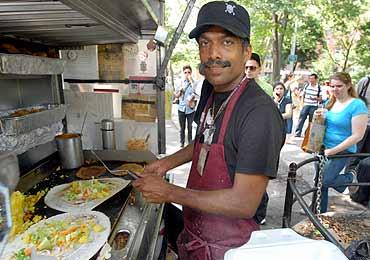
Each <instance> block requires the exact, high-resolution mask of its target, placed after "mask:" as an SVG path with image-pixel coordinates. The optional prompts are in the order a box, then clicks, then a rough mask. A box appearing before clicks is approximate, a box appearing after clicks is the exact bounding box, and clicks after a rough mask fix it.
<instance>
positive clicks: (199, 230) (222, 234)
mask: <svg viewBox="0 0 370 260" xmlns="http://www.w3.org/2000/svg"><path fill="white" fill-rule="evenodd" d="M247 83H248V80H244V81H243V82H242V83H241V85H240V87H239V88H238V89H237V90H236V92H235V93H234V95H233V96H232V97H231V99H230V100H229V103H228V104H227V106H226V109H225V110H224V117H223V120H222V124H221V129H220V132H219V136H218V140H217V143H215V144H211V145H210V150H209V152H208V157H207V161H206V164H205V166H204V170H203V174H202V176H201V175H200V174H199V172H198V170H197V164H198V159H199V153H200V150H201V146H202V144H200V143H199V140H198V139H199V138H196V141H195V146H194V153H193V160H192V162H193V163H192V166H191V170H190V175H189V180H188V183H187V188H189V189H195V190H220V189H227V188H231V187H232V186H233V183H232V182H231V180H230V176H229V172H228V168H227V164H226V161H225V153H224V138H225V133H226V128H227V126H228V123H229V120H230V117H231V113H232V111H233V109H234V107H235V104H236V102H237V101H238V99H239V97H240V96H241V94H242V93H243V92H244V90H245V88H246V86H247ZM212 102H213V95H211V96H210V97H209V99H208V102H207V105H206V107H205V109H204V114H207V111H208V109H209V108H210V105H211V103H212ZM200 127H203V124H201V126H200ZM203 130H204V129H203ZM201 132H202V130H201ZM183 211H184V230H183V231H182V232H181V234H180V235H179V238H178V239H177V246H178V253H179V257H180V259H181V260H210V259H212V260H215V259H217V260H218V259H223V257H224V254H225V252H226V251H227V250H229V249H230V248H235V247H239V246H241V245H243V244H245V243H246V242H247V241H248V240H249V238H250V235H251V233H252V232H253V231H255V230H258V229H259V226H258V225H257V224H256V222H255V221H254V220H253V219H241V218H232V217H225V216H220V215H215V214H209V213H205V212H201V211H198V210H195V209H192V208H189V207H185V206H184V207H183Z"/></svg>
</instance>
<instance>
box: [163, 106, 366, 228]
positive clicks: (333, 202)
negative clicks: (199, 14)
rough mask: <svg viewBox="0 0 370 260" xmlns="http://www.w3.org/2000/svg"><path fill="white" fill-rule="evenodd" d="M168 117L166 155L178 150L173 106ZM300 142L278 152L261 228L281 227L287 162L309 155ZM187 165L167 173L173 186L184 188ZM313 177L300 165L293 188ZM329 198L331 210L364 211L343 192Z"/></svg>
mask: <svg viewBox="0 0 370 260" xmlns="http://www.w3.org/2000/svg"><path fill="white" fill-rule="evenodd" d="M172 115H173V117H172V120H167V121H166V131H167V132H166V138H167V141H166V144H167V146H166V147H167V152H166V154H167V155H169V154H172V153H174V152H176V151H178V150H179V149H180V140H179V139H180V137H179V136H180V135H179V123H178V117H177V107H176V106H174V107H173V111H172ZM301 142H302V140H301V139H300V140H296V144H286V145H284V146H283V148H282V150H281V153H280V163H279V170H278V177H277V178H276V179H274V180H271V181H270V182H269V185H268V188H267V192H268V194H269V197H270V200H269V204H268V209H267V217H266V225H264V226H262V228H263V229H273V228H281V227H282V217H283V210H284V200H285V192H286V184H287V177H288V167H289V164H290V163H291V162H297V163H298V162H302V161H303V160H305V159H308V158H310V157H311V156H312V155H310V154H307V153H304V152H303V151H302V150H301V149H300V143H301ZM190 166H191V164H190V163H187V164H184V165H182V166H180V167H177V168H175V169H173V170H171V173H173V183H174V184H176V185H179V186H182V187H185V186H186V182H187V178H188V175H189V171H190ZM313 178H314V166H313V164H312V163H310V164H308V165H305V166H303V167H302V168H300V169H299V170H298V171H297V182H296V183H297V188H298V189H299V190H300V191H305V190H307V189H309V187H311V186H312V185H313ZM329 196H330V198H329V203H330V210H331V211H336V212H348V211H355V210H365V209H366V208H365V207H363V206H362V205H360V204H357V203H354V202H352V201H351V199H350V198H349V195H348V194H346V193H344V194H342V193H338V192H336V191H335V190H333V189H331V190H330V192H329ZM305 200H306V202H307V203H308V204H310V201H311V195H307V196H305ZM300 209H301V207H300V205H299V203H298V202H297V203H295V204H294V206H293V212H292V221H291V223H292V224H293V225H294V224H296V223H298V222H300V221H301V220H303V219H305V218H306V217H305V215H303V214H301V213H300Z"/></svg>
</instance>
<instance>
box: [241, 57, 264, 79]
mask: <svg viewBox="0 0 370 260" xmlns="http://www.w3.org/2000/svg"><path fill="white" fill-rule="evenodd" d="M260 73H261V67H260V66H258V63H257V61H255V60H248V61H247V62H246V64H245V74H246V75H247V78H248V79H256V78H257V77H258V75H259V74H260Z"/></svg>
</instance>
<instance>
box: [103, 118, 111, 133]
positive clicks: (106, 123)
mask: <svg viewBox="0 0 370 260" xmlns="http://www.w3.org/2000/svg"><path fill="white" fill-rule="evenodd" d="M101 129H102V130H113V129H114V122H113V120H110V119H103V120H102V121H101Z"/></svg>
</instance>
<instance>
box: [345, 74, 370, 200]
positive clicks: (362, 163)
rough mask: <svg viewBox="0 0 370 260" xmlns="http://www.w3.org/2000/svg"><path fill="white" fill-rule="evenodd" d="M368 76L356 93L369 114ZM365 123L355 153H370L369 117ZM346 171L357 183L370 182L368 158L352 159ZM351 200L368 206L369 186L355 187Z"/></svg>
mask: <svg viewBox="0 0 370 260" xmlns="http://www.w3.org/2000/svg"><path fill="white" fill-rule="evenodd" d="M369 88H370V76H366V77H363V78H362V79H360V81H359V82H358V83H357V93H358V96H359V98H361V99H362V100H363V101H364V102H365V103H366V105H367V108H368V111H369V113H370V104H369V102H370V89H369ZM368 116H369V120H368V121H367V129H366V132H365V135H364V137H363V138H362V140H361V141H360V142H359V143H358V144H357V152H359V153H370V115H369V114H368ZM347 169H349V170H352V171H353V172H354V173H355V176H356V177H357V181H358V182H370V157H368V158H363V159H360V158H357V157H356V158H353V159H352V160H351V161H350V163H349V165H348V166H347ZM351 199H352V200H353V201H355V202H358V203H361V204H363V205H365V206H367V205H368V204H369V199H370V187H369V186H359V187H358V186H357V187H356V188H355V189H353V190H352V192H351Z"/></svg>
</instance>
